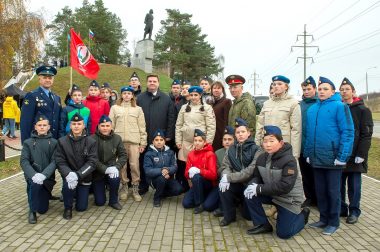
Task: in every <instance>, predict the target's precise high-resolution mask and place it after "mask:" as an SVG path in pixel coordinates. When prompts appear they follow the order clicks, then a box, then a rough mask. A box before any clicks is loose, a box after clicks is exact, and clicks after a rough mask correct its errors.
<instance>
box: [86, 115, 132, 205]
mask: <svg viewBox="0 0 380 252" xmlns="http://www.w3.org/2000/svg"><path fill="white" fill-rule="evenodd" d="M92 138H94V139H95V141H96V144H97V149H98V160H97V162H96V170H95V171H94V174H93V176H92V188H93V191H94V197H95V205H97V206H104V204H105V203H106V183H108V185H109V201H108V205H109V206H110V207H112V208H114V209H116V210H121V209H122V206H121V205H120V203H119V185H120V176H119V171H120V169H121V168H122V167H123V166H124V165H125V164H126V163H127V152H126V151H125V148H124V144H123V141H122V140H121V137H120V136H119V135H117V134H115V133H114V132H113V130H112V121H111V119H110V118H109V117H108V116H106V115H102V117H101V118H100V120H99V124H98V128H97V129H96V132H95V134H94V135H92Z"/></svg>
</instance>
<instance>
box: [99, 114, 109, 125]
mask: <svg viewBox="0 0 380 252" xmlns="http://www.w3.org/2000/svg"><path fill="white" fill-rule="evenodd" d="M106 122H112V121H111V118H109V117H108V116H107V115H102V117H100V119H99V123H98V124H101V123H106Z"/></svg>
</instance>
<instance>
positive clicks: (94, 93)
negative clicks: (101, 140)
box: [82, 80, 110, 135]
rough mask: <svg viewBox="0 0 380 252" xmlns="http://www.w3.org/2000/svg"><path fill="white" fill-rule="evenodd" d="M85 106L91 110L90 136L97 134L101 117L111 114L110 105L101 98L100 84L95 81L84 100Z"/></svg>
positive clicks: (91, 83)
mask: <svg viewBox="0 0 380 252" xmlns="http://www.w3.org/2000/svg"><path fill="white" fill-rule="evenodd" d="M82 103H83V105H84V106H86V107H87V108H89V109H90V112H91V113H90V123H91V127H90V132H87V133H88V135H90V134H91V135H92V134H95V131H96V127H97V125H98V122H99V119H100V117H102V115H108V114H109V113H110V105H109V103H108V102H107V101H106V100H104V99H103V98H102V97H101V96H100V89H99V84H98V83H97V82H96V81H95V80H93V81H91V82H90V86H89V87H88V95H87V97H86V99H85V100H83V102H82Z"/></svg>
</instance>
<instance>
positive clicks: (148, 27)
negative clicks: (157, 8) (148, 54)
mask: <svg viewBox="0 0 380 252" xmlns="http://www.w3.org/2000/svg"><path fill="white" fill-rule="evenodd" d="M144 24H145V28H144V39H145V36H146V35H147V34H149V38H148V39H152V31H153V10H152V9H150V11H149V13H147V14H146V16H145V20H144Z"/></svg>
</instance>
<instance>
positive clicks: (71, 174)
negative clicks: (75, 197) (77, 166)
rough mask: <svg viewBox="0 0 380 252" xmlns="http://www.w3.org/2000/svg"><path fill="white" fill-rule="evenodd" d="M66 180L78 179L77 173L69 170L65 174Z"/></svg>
mask: <svg viewBox="0 0 380 252" xmlns="http://www.w3.org/2000/svg"><path fill="white" fill-rule="evenodd" d="M66 181H67V182H68V183H69V182H73V181H78V175H77V174H76V173H75V172H69V174H67V176H66Z"/></svg>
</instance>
